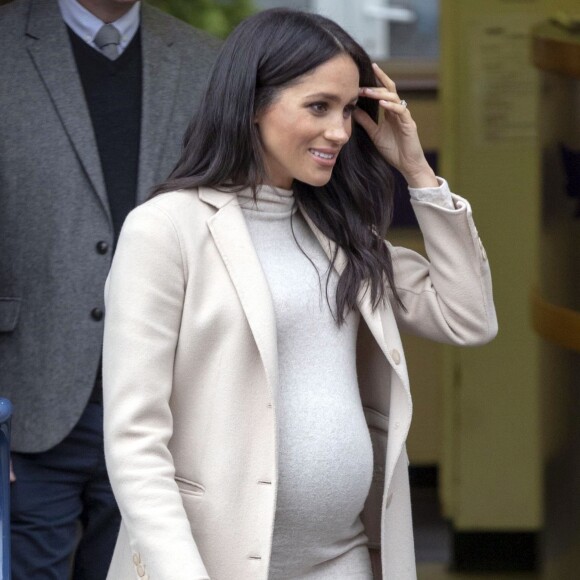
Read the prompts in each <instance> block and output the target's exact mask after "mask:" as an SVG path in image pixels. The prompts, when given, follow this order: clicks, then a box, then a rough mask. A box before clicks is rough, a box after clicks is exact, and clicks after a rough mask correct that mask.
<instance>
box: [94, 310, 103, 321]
mask: <svg viewBox="0 0 580 580" xmlns="http://www.w3.org/2000/svg"><path fill="white" fill-rule="evenodd" d="M91 317H92V318H93V320H96V321H99V320H103V311H102V310H101V309H100V308H93V309H92V310H91Z"/></svg>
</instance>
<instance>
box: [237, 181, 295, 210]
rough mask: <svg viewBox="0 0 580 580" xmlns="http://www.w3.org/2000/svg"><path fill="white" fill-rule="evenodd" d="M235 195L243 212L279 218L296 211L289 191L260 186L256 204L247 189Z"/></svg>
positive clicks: (292, 193)
mask: <svg viewBox="0 0 580 580" xmlns="http://www.w3.org/2000/svg"><path fill="white" fill-rule="evenodd" d="M237 195H238V198H239V201H240V206H241V207H242V209H244V210H249V211H257V212H262V213H268V214H279V217H283V216H286V215H288V216H289V215H291V214H292V213H294V211H296V204H295V203H294V201H295V198H294V192H293V191H292V190H291V189H280V188H279V187H273V186H271V185H261V186H260V187H259V189H258V192H257V196H256V197H257V203H256V202H255V201H254V195H253V193H252V190H251V189H250V188H249V187H248V188H246V189H242V190H241V191H239V192H237Z"/></svg>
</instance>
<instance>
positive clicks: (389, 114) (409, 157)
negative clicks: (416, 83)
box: [354, 64, 439, 187]
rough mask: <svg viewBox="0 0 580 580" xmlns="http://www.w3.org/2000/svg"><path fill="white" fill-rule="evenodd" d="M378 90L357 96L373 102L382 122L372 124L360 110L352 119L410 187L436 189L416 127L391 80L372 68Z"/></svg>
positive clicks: (372, 88)
mask: <svg viewBox="0 0 580 580" xmlns="http://www.w3.org/2000/svg"><path fill="white" fill-rule="evenodd" d="M373 69H374V71H375V76H376V78H377V80H378V82H379V86H378V87H361V88H360V92H359V95H360V96H361V97H366V98H368V99H375V100H377V101H378V102H379V107H380V108H381V109H382V110H383V114H384V120H383V122H381V123H378V124H377V123H375V122H374V121H373V120H372V119H371V118H370V117H369V115H368V114H367V113H366V112H365V111H363V110H362V109H356V110H355V112H354V119H355V121H356V122H357V123H359V124H360V125H362V127H363V128H364V129H365V130H366V132H367V133H368V134H369V136H370V138H371V139H372V141H373V143H374V144H375V145H376V147H377V149H378V150H379V151H380V152H381V154H382V155H383V156H384V158H385V159H386V160H387V161H388V162H389V163H390V164H391V165H392V166H393V167H395V168H397V169H398V170H399V171H400V172H401V173H402V174H403V176H404V177H405V179H406V180H407V183H408V184H409V186H410V187H437V186H438V185H439V184H438V182H437V179H436V178H435V174H434V172H433V170H432V169H431V168H430V167H429V165H428V163H427V160H426V159H425V154H424V153H423V148H422V147H421V143H420V141H419V135H418V134H417V125H416V123H415V121H413V117H412V116H411V113H410V111H409V109H408V108H407V105H406V103H405V102H404V101H401V98H400V97H399V95H398V94H397V88H396V86H395V83H394V82H393V80H392V79H391V78H390V77H389V76H388V75H387V73H385V72H384V71H383V70H381V68H380V67H379V66H378V65H377V64H373Z"/></svg>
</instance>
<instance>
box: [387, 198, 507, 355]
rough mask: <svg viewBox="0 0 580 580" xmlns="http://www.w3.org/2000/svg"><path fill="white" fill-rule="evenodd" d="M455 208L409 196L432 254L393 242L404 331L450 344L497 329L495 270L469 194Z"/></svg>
mask: <svg viewBox="0 0 580 580" xmlns="http://www.w3.org/2000/svg"><path fill="white" fill-rule="evenodd" d="M453 202H454V205H455V209H447V208H444V207H441V206H438V205H436V204H433V203H428V202H423V201H417V200H411V203H412V205H413V209H414V210H415V214H416V216H417V220H418V222H419V226H420V228H421V231H422V233H423V237H424V240H425V248H426V251H427V256H428V259H425V258H424V257H423V256H421V255H419V254H417V253H416V252H413V251H411V250H408V249H406V248H401V247H393V246H391V245H389V248H390V250H391V256H392V260H393V271H394V277H395V286H396V289H397V292H398V293H399V296H400V297H401V299H402V301H403V303H404V305H405V307H406V311H405V310H403V309H402V308H400V307H398V305H397V304H394V303H393V309H394V313H395V317H396V320H397V324H398V325H399V328H400V330H401V331H403V332H408V333H411V334H416V335H419V336H423V337H425V338H429V339H431V340H436V341H439V342H446V343H449V344H457V345H464V346H475V345H480V344H485V343H487V342H489V341H490V340H492V339H493V338H494V337H495V335H496V334H497V318H496V313H495V307H494V304H493V294H492V286H491V273H490V269H489V263H488V260H487V256H486V253H485V250H484V248H483V245H482V243H481V240H480V238H479V235H478V233H477V229H476V227H475V224H474V222H473V219H472V215H471V207H470V205H469V202H467V200H465V199H463V198H461V197H459V196H457V195H453Z"/></svg>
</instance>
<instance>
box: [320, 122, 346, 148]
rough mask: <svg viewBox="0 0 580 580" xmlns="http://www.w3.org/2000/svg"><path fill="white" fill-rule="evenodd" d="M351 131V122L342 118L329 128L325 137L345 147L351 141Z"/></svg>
mask: <svg viewBox="0 0 580 580" xmlns="http://www.w3.org/2000/svg"><path fill="white" fill-rule="evenodd" d="M350 130H351V120H350V119H344V118H341V119H340V121H337V122H334V123H332V124H331V125H329V126H328V127H327V129H326V132H325V137H326V138H327V139H328V140H329V141H332V142H333V143H337V144H339V145H344V144H345V143H346V142H347V141H348V140H349V139H350Z"/></svg>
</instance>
